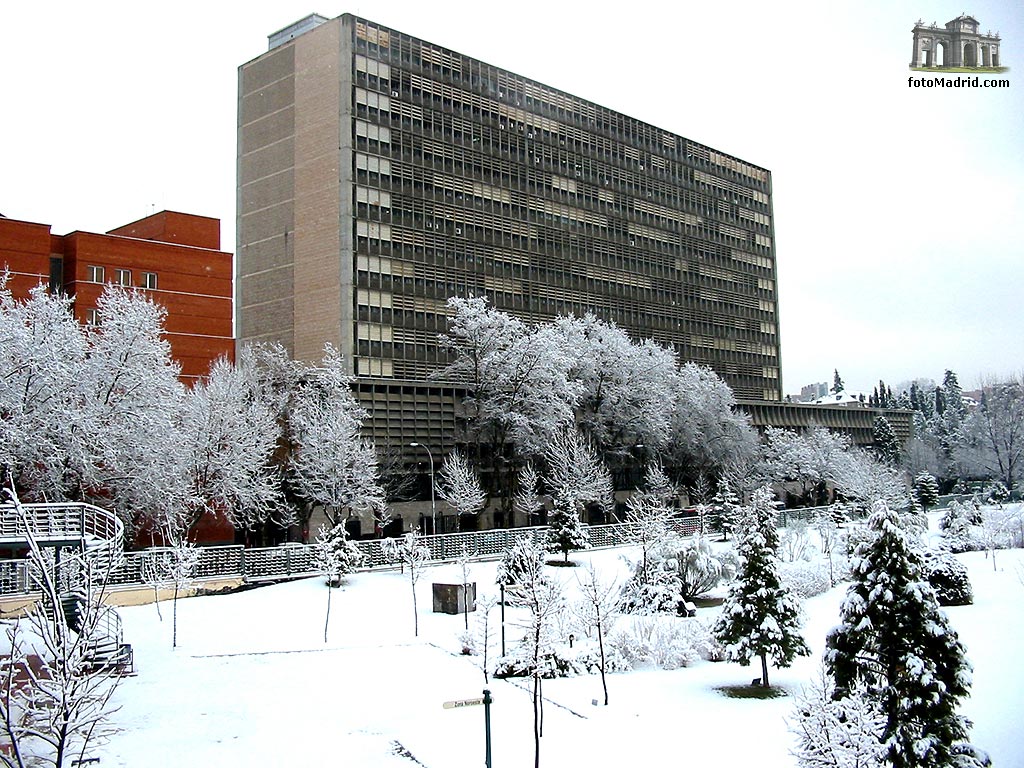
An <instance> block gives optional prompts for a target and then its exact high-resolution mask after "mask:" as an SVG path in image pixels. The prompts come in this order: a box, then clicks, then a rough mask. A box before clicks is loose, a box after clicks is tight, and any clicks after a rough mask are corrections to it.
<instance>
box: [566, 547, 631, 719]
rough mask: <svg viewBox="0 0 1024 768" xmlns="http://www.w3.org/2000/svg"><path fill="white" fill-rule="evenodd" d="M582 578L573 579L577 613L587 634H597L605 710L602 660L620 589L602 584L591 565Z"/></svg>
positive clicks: (616, 609)
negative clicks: (577, 595) (594, 632)
mask: <svg viewBox="0 0 1024 768" xmlns="http://www.w3.org/2000/svg"><path fill="white" fill-rule="evenodd" d="M584 574H585V575H584V578H582V579H581V578H580V577H579V576H577V577H576V581H577V583H578V584H579V587H580V601H579V603H578V605H577V607H576V612H577V615H578V616H579V618H580V619H581V620H582V621H583V624H584V625H585V626H586V627H587V631H588V632H589V631H590V628H591V627H593V628H594V630H595V631H596V633H597V647H598V653H599V654H600V663H599V666H598V669H599V670H600V672H601V688H602V689H603V691H604V705H605V706H606V707H607V706H608V679H607V675H606V672H607V663H606V658H605V650H604V642H605V638H606V636H607V634H608V632H609V631H610V630H611V626H612V621H613V620H614V617H615V615H616V614H617V613H618V612H619V599H618V598H619V593H620V587H619V585H618V584H616V583H614V582H610V583H609V582H603V581H602V580H601V577H600V576H599V575H598V573H597V569H596V568H594V564H593V563H588V564H587V567H586V570H585V571H584Z"/></svg>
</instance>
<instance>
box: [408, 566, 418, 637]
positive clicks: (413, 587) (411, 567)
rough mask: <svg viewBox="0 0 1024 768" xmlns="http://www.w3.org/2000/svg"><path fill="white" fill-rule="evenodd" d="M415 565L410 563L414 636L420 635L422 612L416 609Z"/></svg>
mask: <svg viewBox="0 0 1024 768" xmlns="http://www.w3.org/2000/svg"><path fill="white" fill-rule="evenodd" d="M414 568H415V566H414V565H413V564H412V563H409V583H410V584H411V585H412V622H413V636H414V637H419V636H420V614H419V611H418V610H417V609H416V579H415V578H414V576H415V573H416V571H415V570H414Z"/></svg>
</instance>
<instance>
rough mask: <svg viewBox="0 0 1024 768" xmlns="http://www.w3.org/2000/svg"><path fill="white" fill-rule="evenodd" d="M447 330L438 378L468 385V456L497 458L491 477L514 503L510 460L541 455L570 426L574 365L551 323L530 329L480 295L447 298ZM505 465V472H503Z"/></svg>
mask: <svg viewBox="0 0 1024 768" xmlns="http://www.w3.org/2000/svg"><path fill="white" fill-rule="evenodd" d="M448 311H449V324H448V333H446V334H443V335H441V336H440V337H439V338H438V340H439V343H440V344H441V346H442V348H444V349H445V350H447V351H448V353H449V354H450V356H451V358H452V362H451V363H449V365H447V366H446V367H445V368H444V369H442V370H441V371H439V372H438V373H437V374H436V378H438V379H441V380H444V381H449V382H452V383H456V384H458V385H460V386H461V387H463V388H465V391H466V394H465V396H464V397H463V399H462V408H463V416H464V419H463V424H464V430H465V434H464V438H465V440H466V443H467V444H468V445H469V446H470V451H469V452H470V454H471V455H472V456H473V457H474V458H476V459H477V460H480V459H481V458H482V457H485V456H486V457H494V458H495V459H496V458H497V457H502V458H503V459H505V460H506V461H505V462H504V463H503V462H500V461H495V463H494V466H492V467H487V469H489V470H491V472H490V476H491V477H492V478H496V479H497V486H498V487H497V488H496V489H495V490H497V491H498V492H499V494H500V495H501V496H502V498H503V499H507V500H511V495H512V494H511V492H510V491H509V487H510V486H511V483H512V476H511V474H509V473H510V471H511V469H510V467H511V465H510V463H509V462H510V461H511V460H512V459H513V458H514V457H515V455H516V454H519V455H525V456H531V455H535V454H537V453H540V452H542V451H543V447H544V445H545V444H546V443H547V441H548V439H549V438H550V437H551V435H552V434H553V433H554V432H556V431H557V430H559V429H561V428H562V427H563V425H565V424H570V423H572V421H573V405H574V403H575V399H576V394H575V390H574V388H573V386H572V385H571V384H570V382H569V378H568V374H569V368H570V366H571V361H570V359H569V358H568V357H566V355H565V354H564V352H563V349H562V347H561V345H560V344H559V342H558V339H557V338H556V336H555V335H554V334H553V333H552V329H551V327H550V326H548V325H545V326H530V325H527V324H526V323H524V322H522V321H521V320H518V319H516V318H513V317H511V316H510V315H508V314H507V313H504V312H501V311H499V310H496V309H495V308H494V307H492V306H490V305H489V304H488V302H487V299H485V298H481V297H469V298H458V297H452V298H450V299H449V300H448ZM504 467H509V468H508V469H503V468H504Z"/></svg>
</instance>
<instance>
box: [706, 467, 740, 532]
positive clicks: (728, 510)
mask: <svg viewBox="0 0 1024 768" xmlns="http://www.w3.org/2000/svg"><path fill="white" fill-rule="evenodd" d="M739 502H740V498H739V496H737V495H736V494H735V493H733V491H732V488H730V487H729V482H728V481H727V480H725V479H724V478H722V479H719V481H718V490H717V491H716V492H715V495H714V496H713V497H712V499H711V514H712V517H713V521H714V522H713V525H714V527H715V530H716V531H718V532H719V533H721V534H722V541H728V540H729V534H730V533H732V532H733V531H735V530H736V529H737V528H738V527H739V523H740V503H739Z"/></svg>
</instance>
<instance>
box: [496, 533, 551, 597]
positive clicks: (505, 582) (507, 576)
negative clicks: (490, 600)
mask: <svg viewBox="0 0 1024 768" xmlns="http://www.w3.org/2000/svg"><path fill="white" fill-rule="evenodd" d="M546 558H547V553H546V551H545V549H544V547H542V546H537V545H536V544H535V543H534V542H533V540H532V539H531V538H530V536H529V535H523V536H518V537H516V540H515V541H514V542H513V543H512V546H511V547H509V548H508V549H506V550H505V552H504V553H503V554H502V556H501V560H500V561H499V562H498V571H497V575H496V577H495V583H496V584H497V585H498V586H499V587H504V591H505V599H506V601H507V602H509V603H510V604H512V605H515V601H516V594H517V592H516V585H517V584H518V583H519V581H520V579H521V578H522V576H523V574H525V573H531V572H534V571H537V570H538V569H541V570H543V567H544V562H545V560H546Z"/></svg>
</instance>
